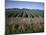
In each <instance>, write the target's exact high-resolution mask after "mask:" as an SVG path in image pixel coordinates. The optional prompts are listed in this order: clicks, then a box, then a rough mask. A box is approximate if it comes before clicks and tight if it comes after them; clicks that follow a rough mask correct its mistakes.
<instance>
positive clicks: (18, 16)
mask: <svg viewBox="0 0 46 35" xmlns="http://www.w3.org/2000/svg"><path fill="white" fill-rule="evenodd" d="M5 21H6V23H5V27H6V31H5V33H6V34H11V33H12V34H14V33H39V32H44V10H38V9H25V8H23V9H18V8H13V9H5Z"/></svg>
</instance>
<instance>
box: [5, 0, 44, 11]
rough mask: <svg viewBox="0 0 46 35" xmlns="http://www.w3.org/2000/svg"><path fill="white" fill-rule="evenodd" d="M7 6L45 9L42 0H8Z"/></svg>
mask: <svg viewBox="0 0 46 35" xmlns="http://www.w3.org/2000/svg"><path fill="white" fill-rule="evenodd" d="M5 8H20V9H22V8H27V9H40V10H43V9H44V3H42V2H26V1H25V2H24V1H11V0H10V1H8V0H7V1H6V2H5Z"/></svg>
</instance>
